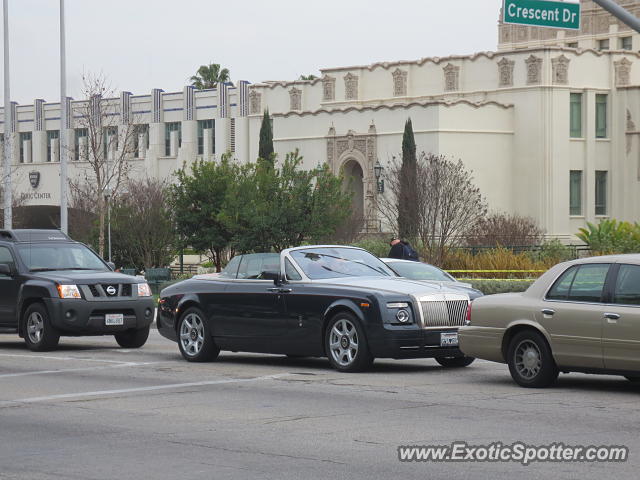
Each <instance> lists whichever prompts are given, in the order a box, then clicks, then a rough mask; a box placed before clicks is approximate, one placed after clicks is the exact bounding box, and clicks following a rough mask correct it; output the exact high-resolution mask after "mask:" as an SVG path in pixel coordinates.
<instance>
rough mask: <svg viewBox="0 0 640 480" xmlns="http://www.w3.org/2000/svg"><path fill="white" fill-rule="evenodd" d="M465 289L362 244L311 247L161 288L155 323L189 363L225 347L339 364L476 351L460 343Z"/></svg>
mask: <svg viewBox="0 0 640 480" xmlns="http://www.w3.org/2000/svg"><path fill="white" fill-rule="evenodd" d="M468 305H469V297H468V295H467V294H465V293H461V292H460V290H454V289H447V287H446V286H443V285H438V284H433V285H429V284H425V283H420V282H415V281H411V280H407V279H405V278H400V277H398V276H397V275H396V274H395V273H394V272H393V271H392V270H391V269H390V268H389V267H387V265H385V264H384V262H382V261H381V260H380V259H378V258H377V257H375V256H374V255H372V254H371V253H369V252H367V251H366V250H363V249H360V248H355V247H344V246H307V247H297V248H290V249H286V250H283V251H282V252H281V253H279V254H278V253H259V254H249V255H239V256H236V257H234V258H233V259H232V260H231V261H230V262H229V264H228V265H227V266H226V268H225V269H224V270H223V271H222V272H221V273H220V274H209V275H197V276H195V277H193V278H192V279H189V280H185V281H182V282H179V283H176V284H174V285H171V286H169V287H167V288H165V289H164V290H163V291H162V292H161V294H160V300H159V309H158V319H157V324H158V330H159V332H160V333H161V334H162V335H163V336H165V337H167V338H169V339H171V340H173V341H176V342H178V345H179V348H180V352H181V353H182V356H183V357H184V358H185V359H186V360H188V361H190V362H202V361H209V360H213V359H215V358H216V357H217V356H218V354H219V352H220V351H221V350H230V351H243V352H257V353H272V354H284V355H289V356H292V357H303V356H310V357H324V356H326V357H327V358H328V359H329V362H330V363H331V365H332V366H333V367H334V368H335V369H337V370H340V371H344V372H355V371H361V370H364V369H366V368H367V367H369V366H370V365H371V363H372V362H373V359H374V358H376V357H378V358H394V359H406V358H435V359H436V360H437V361H438V362H439V363H440V364H441V365H443V366H446V367H463V366H467V365H469V364H470V363H471V362H472V361H473V359H472V358H470V357H465V356H464V354H463V353H462V352H461V351H460V350H459V349H458V327H460V326H462V325H463V324H464V323H465V321H466V318H467V314H468Z"/></svg>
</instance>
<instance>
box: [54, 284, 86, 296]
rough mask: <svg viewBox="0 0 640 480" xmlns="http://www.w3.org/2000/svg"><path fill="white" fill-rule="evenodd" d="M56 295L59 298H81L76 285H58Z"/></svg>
mask: <svg viewBox="0 0 640 480" xmlns="http://www.w3.org/2000/svg"><path fill="white" fill-rule="evenodd" d="M58 295H60V298H82V295H80V289H79V288H78V286H77V285H58Z"/></svg>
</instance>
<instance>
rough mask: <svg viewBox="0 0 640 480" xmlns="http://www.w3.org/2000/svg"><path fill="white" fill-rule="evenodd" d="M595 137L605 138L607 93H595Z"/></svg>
mask: <svg viewBox="0 0 640 480" xmlns="http://www.w3.org/2000/svg"><path fill="white" fill-rule="evenodd" d="M596 138H607V95H606V94H597V95H596Z"/></svg>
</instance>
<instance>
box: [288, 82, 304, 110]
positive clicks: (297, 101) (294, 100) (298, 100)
mask: <svg viewBox="0 0 640 480" xmlns="http://www.w3.org/2000/svg"><path fill="white" fill-rule="evenodd" d="M289 108H290V109H291V110H293V111H297V110H302V90H300V89H298V88H296V87H293V88H292V89H291V90H289Z"/></svg>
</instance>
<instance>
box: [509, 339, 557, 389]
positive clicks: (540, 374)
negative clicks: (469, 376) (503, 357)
mask: <svg viewBox="0 0 640 480" xmlns="http://www.w3.org/2000/svg"><path fill="white" fill-rule="evenodd" d="M507 361H508V363H509V371H510V372H511V377H512V378H513V380H514V381H515V382H516V383H517V384H518V385H520V386H521V387H529V388H543V387H548V386H550V385H551V384H553V383H554V382H555V381H556V379H557V378H558V373H559V371H558V367H557V366H556V362H555V361H554V359H553V355H552V354H551V348H549V345H548V344H547V341H546V340H545V338H544V337H543V336H542V335H541V334H540V333H538V332H535V331H533V330H525V331H524V332H520V333H518V334H516V335H515V336H514V337H513V338H512V339H511V342H509V350H508V353H507Z"/></svg>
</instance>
